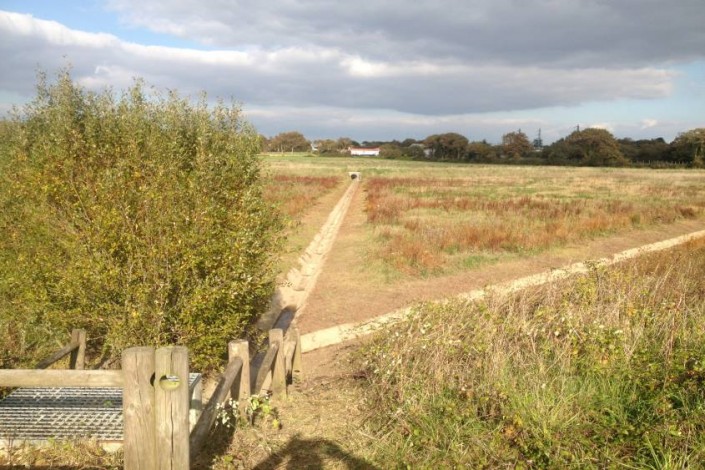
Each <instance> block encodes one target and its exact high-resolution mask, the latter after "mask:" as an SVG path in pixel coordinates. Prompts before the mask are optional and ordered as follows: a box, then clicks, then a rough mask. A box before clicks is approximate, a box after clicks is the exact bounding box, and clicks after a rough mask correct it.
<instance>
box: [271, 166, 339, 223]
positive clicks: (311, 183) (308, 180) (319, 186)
mask: <svg viewBox="0 0 705 470" xmlns="http://www.w3.org/2000/svg"><path fill="white" fill-rule="evenodd" d="M338 184H340V178H337V177H335V176H297V175H286V174H276V175H274V176H272V178H271V179H270V181H269V183H268V184H267V186H266V189H265V199H266V200H267V201H268V202H271V203H274V204H277V205H278V206H279V208H280V210H281V211H282V212H283V213H284V214H286V215H287V216H288V217H290V218H292V219H298V218H300V217H301V216H302V215H303V214H304V213H305V212H306V211H307V210H308V209H309V208H310V207H311V206H312V205H313V204H314V203H315V202H316V200H318V199H319V198H320V197H322V196H323V195H325V194H327V193H328V192H330V191H332V190H333V189H334V188H335V187H336V186H338Z"/></svg>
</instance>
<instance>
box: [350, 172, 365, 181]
mask: <svg viewBox="0 0 705 470" xmlns="http://www.w3.org/2000/svg"><path fill="white" fill-rule="evenodd" d="M348 175H350V179H351V180H357V179H362V174H361V173H360V172H359V171H350V172H348Z"/></svg>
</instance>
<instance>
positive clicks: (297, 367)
mask: <svg viewBox="0 0 705 470" xmlns="http://www.w3.org/2000/svg"><path fill="white" fill-rule="evenodd" d="M291 339H292V340H293V341H294V348H295V349H294V360H293V361H292V362H291V378H292V381H293V379H294V377H296V380H299V381H300V380H303V378H304V368H303V360H302V359H301V333H299V330H298V328H296V327H294V328H292V331H291Z"/></svg>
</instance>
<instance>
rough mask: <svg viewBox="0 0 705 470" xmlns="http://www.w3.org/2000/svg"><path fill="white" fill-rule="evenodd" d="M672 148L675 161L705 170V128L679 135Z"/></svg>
mask: <svg viewBox="0 0 705 470" xmlns="http://www.w3.org/2000/svg"><path fill="white" fill-rule="evenodd" d="M671 148H672V155H673V157H672V158H673V159H674V160H676V161H680V162H684V163H688V164H690V165H691V166H693V167H695V168H705V127H700V128H697V129H691V130H689V131H686V132H683V133H681V134H678V137H676V138H675V139H674V140H673V142H672V143H671Z"/></svg>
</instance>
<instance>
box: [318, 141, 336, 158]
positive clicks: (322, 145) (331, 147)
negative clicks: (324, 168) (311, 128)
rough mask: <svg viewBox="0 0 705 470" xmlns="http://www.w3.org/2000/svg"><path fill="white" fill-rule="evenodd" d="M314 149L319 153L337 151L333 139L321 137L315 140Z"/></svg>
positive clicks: (333, 152)
mask: <svg viewBox="0 0 705 470" xmlns="http://www.w3.org/2000/svg"><path fill="white" fill-rule="evenodd" d="M315 145H316V149H317V150H318V153H320V154H321V155H326V154H328V155H330V154H335V153H338V143H337V142H336V141H335V140H333V139H321V140H317V141H316V142H315Z"/></svg>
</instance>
